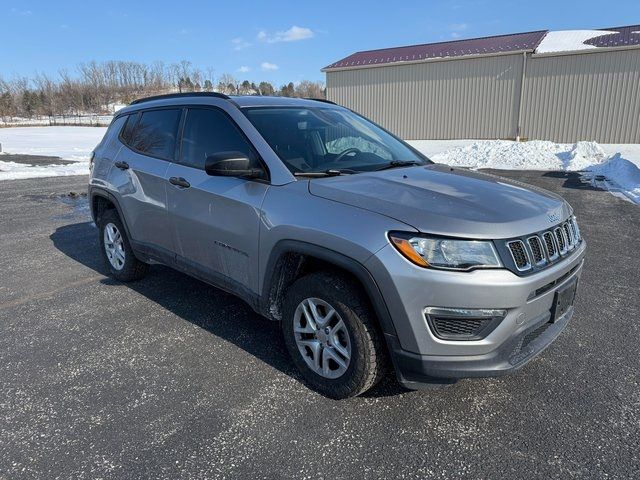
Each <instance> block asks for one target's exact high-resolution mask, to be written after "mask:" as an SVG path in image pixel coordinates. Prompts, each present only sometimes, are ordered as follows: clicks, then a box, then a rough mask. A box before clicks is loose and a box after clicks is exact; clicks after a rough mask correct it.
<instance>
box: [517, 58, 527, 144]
mask: <svg viewBox="0 0 640 480" xmlns="http://www.w3.org/2000/svg"><path fill="white" fill-rule="evenodd" d="M526 74H527V52H522V79H521V80H520V103H519V104H518V124H517V126H516V142H519V141H520V134H521V133H522V105H523V104H524V83H525V80H526Z"/></svg>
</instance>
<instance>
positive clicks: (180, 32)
mask: <svg viewBox="0 0 640 480" xmlns="http://www.w3.org/2000/svg"><path fill="white" fill-rule="evenodd" d="M178 33H179V34H180V35H189V34H190V33H191V30H189V29H188V28H182V29H180V30H179V31H178Z"/></svg>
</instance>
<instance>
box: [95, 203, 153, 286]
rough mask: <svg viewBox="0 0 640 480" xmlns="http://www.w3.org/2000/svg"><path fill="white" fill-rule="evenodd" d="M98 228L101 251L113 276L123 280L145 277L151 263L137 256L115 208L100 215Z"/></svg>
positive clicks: (129, 280) (128, 280)
mask: <svg viewBox="0 0 640 480" xmlns="http://www.w3.org/2000/svg"><path fill="white" fill-rule="evenodd" d="M98 228H99V229H100V251H101V252H102V258H103V259H104V262H105V265H106V267H107V269H108V270H109V273H110V274H111V276H113V277H114V278H116V279H117V280H120V281H121V282H131V281H134V280H139V279H141V278H142V277H144V276H145V275H146V274H147V271H148V269H149V265H148V264H146V263H144V262H141V261H140V260H138V259H137V258H136V257H135V255H134V253H133V250H132V249H131V245H130V244H129V239H128V238H127V233H126V231H125V229H124V225H123V224H122V221H121V220H120V217H119V216H118V213H117V212H116V211H115V210H113V209H111V210H107V211H105V212H104V213H103V214H102V215H101V216H100V219H99V221H98Z"/></svg>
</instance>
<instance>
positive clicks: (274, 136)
mask: <svg viewBox="0 0 640 480" xmlns="http://www.w3.org/2000/svg"><path fill="white" fill-rule="evenodd" d="M244 112H245V114H246V116H247V117H248V118H249V120H250V121H251V123H253V125H254V126H255V127H256V129H257V130H258V131H259V132H260V134H261V135H262V136H263V137H264V139H265V140H266V141H267V143H269V145H270V146H271V148H272V149H273V150H274V151H275V152H276V153H277V154H278V156H279V157H280V159H281V160H282V161H283V162H284V164H285V165H286V166H287V168H288V169H289V170H290V171H291V172H292V173H294V174H296V173H311V172H325V171H329V170H331V171H341V172H345V173H358V172H361V171H372V170H378V169H380V168H384V167H385V166H388V165H392V166H396V164H398V163H399V162H403V163H402V164H403V165H404V162H409V163H408V164H411V163H412V162H413V163H414V164H420V165H422V164H427V163H430V162H429V160H427V159H426V158H425V157H423V156H421V155H420V154H418V153H416V152H415V151H414V150H412V149H411V148H410V147H409V146H408V145H406V144H405V143H404V142H402V141H401V140H399V139H397V138H396V137H394V136H393V135H391V134H389V133H387V132H385V131H384V130H383V129H381V128H380V127H378V126H376V125H374V124H373V123H371V122H369V121H367V120H365V119H364V118H363V117H360V116H359V115H356V114H355V113H353V112H351V111H349V110H346V109H337V108H304V107H293V108H291V107H258V108H247V109H245V110H244ZM398 166H399V165H398Z"/></svg>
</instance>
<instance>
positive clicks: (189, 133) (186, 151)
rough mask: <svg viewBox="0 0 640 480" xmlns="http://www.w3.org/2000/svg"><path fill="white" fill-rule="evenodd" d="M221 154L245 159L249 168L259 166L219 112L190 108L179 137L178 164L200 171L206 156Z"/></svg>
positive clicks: (254, 156) (233, 126) (253, 155)
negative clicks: (236, 155) (180, 146)
mask: <svg viewBox="0 0 640 480" xmlns="http://www.w3.org/2000/svg"><path fill="white" fill-rule="evenodd" d="M221 152H240V153H243V154H245V155H246V156H247V157H249V158H250V159H251V160H252V162H253V163H254V164H253V165H252V167H253V168H259V167H260V165H259V163H258V161H257V158H256V155H255V154H254V151H253V148H252V147H251V145H250V144H249V143H248V141H247V140H246V139H245V137H244V135H243V134H242V133H241V132H240V131H239V130H238V128H237V127H236V126H235V125H234V124H233V122H232V121H231V120H230V119H229V117H227V115H225V114H224V113H223V112H221V111H220V110H213V109H205V108H191V109H189V110H188V112H187V119H186V121H185V124H184V131H183V133H182V153H181V155H180V163H182V164H183V165H186V166H188V167H193V168H199V169H202V170H204V164H205V160H206V159H207V157H208V156H210V155H213V154H215V153H221Z"/></svg>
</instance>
